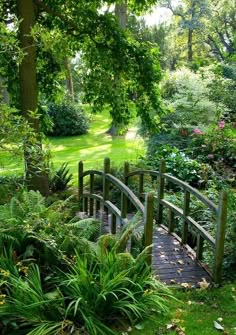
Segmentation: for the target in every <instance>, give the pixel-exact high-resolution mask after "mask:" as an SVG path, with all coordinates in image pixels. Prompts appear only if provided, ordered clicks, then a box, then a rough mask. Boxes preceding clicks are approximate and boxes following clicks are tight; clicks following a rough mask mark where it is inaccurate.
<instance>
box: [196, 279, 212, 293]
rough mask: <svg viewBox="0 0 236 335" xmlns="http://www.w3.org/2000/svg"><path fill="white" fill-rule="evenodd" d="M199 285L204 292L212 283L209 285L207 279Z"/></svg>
mask: <svg viewBox="0 0 236 335" xmlns="http://www.w3.org/2000/svg"><path fill="white" fill-rule="evenodd" d="M198 284H199V286H200V289H202V290H206V289H207V288H208V287H209V285H210V283H208V282H207V281H206V279H205V278H202V281H199V282H198Z"/></svg>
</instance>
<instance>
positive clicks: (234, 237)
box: [224, 190, 236, 278]
mask: <svg viewBox="0 0 236 335" xmlns="http://www.w3.org/2000/svg"><path fill="white" fill-rule="evenodd" d="M235 241H236V193H235V191H230V190H229V191H228V215H227V226H226V241H225V258H224V268H225V274H226V275H228V276H229V277H232V276H233V277H234V278H236V273H235V267H236V243H235Z"/></svg>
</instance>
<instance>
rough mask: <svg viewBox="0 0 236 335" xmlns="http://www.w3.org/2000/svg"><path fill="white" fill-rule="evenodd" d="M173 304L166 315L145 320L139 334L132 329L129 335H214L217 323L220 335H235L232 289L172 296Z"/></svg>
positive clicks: (234, 290)
mask: <svg viewBox="0 0 236 335" xmlns="http://www.w3.org/2000/svg"><path fill="white" fill-rule="evenodd" d="M175 297H176V298H177V299H179V301H177V302H171V305H170V310H171V311H170V315H169V317H165V318H159V319H158V318H156V319H155V320H152V321H150V320H146V321H145V322H143V324H141V325H140V326H141V328H142V330H137V329H135V328H134V329H133V331H131V332H129V334H130V335H144V334H145V335H157V334H159V335H164V334H166V335H175V334H176V335H177V334H183V335H184V334H186V335H217V334H219V333H220V331H219V330H217V329H216V328H215V327H214V321H217V322H218V323H220V324H221V325H222V326H223V327H224V331H221V333H222V334H228V335H235V334H236V318H235V311H236V286H235V285H233V284H227V285H225V286H224V287H221V288H214V289H207V290H203V291H201V290H190V291H187V292H185V291H184V292H180V291H177V292H175Z"/></svg>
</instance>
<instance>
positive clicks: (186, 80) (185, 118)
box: [162, 68, 219, 129]
mask: <svg viewBox="0 0 236 335" xmlns="http://www.w3.org/2000/svg"><path fill="white" fill-rule="evenodd" d="M212 76H213V74H211V75H210V74H209V76H205V77H203V76H202V75H201V74H199V73H195V72H192V71H191V70H189V69H187V68H182V69H179V70H177V71H175V72H172V73H169V74H168V73H167V75H166V77H165V78H164V80H163V82H162V95H163V98H164V99H165V100H166V103H167V105H168V106H169V108H170V110H172V111H173V112H172V113H169V114H168V115H167V116H166V117H164V119H163V120H162V121H163V122H165V123H166V125H167V128H173V126H174V127H176V128H181V129H182V128H186V127H189V126H190V127H193V126H196V125H197V124H204V125H209V124H210V123H211V121H213V120H214V119H215V118H216V115H217V113H218V108H219V106H218V104H217V103H216V102H214V101H213V99H212V100H211V99H210V88H209V87H208V85H209V83H210V82H211V80H212Z"/></svg>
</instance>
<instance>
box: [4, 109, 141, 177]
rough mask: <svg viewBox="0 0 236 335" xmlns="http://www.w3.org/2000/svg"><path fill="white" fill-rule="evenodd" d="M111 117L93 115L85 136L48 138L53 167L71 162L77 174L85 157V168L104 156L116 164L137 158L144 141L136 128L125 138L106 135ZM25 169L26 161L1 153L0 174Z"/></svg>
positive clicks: (70, 165)
mask: <svg viewBox="0 0 236 335" xmlns="http://www.w3.org/2000/svg"><path fill="white" fill-rule="evenodd" d="M110 121H111V120H110V118H109V114H108V113H107V112H104V113H102V114H97V115H93V116H92V122H91V128H90V130H89V133H88V134H86V135H82V136H70V137H54V138H49V142H50V146H51V152H52V162H53V165H54V167H55V168H56V167H59V166H60V165H61V164H62V163H64V162H68V167H69V168H70V171H71V172H72V173H73V174H74V179H76V177H75V175H76V173H77V164H78V161H80V160H83V161H84V164H85V169H89V168H100V167H102V164H103V159H104V157H107V156H108V157H110V158H111V162H112V163H113V164H116V165H119V164H121V163H123V162H124V161H126V160H128V161H135V160H136V159H137V157H138V156H139V155H140V154H143V152H144V143H143V140H142V139H141V138H140V137H137V136H136V131H137V128H136V127H135V125H132V126H131V127H130V129H129V132H128V133H127V135H126V136H124V137H111V136H110V135H108V134H106V131H107V130H108V129H109V125H110ZM22 171H23V162H22V161H21V160H20V159H16V157H13V158H12V157H10V155H9V154H7V153H3V152H2V153H0V173H2V174H12V173H15V174H19V173H22Z"/></svg>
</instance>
